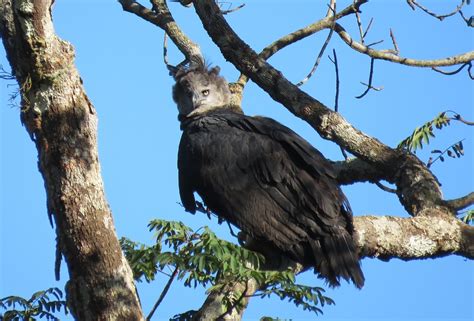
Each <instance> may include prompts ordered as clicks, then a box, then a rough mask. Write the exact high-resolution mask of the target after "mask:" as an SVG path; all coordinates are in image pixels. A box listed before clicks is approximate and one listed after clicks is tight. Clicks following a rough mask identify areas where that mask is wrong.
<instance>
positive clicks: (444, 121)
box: [397, 112, 451, 152]
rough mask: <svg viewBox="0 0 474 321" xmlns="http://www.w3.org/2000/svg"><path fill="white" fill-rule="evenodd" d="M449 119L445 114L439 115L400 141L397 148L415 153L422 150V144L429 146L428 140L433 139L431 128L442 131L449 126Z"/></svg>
mask: <svg viewBox="0 0 474 321" xmlns="http://www.w3.org/2000/svg"><path fill="white" fill-rule="evenodd" d="M450 122H451V118H450V117H448V116H447V115H446V112H442V113H440V114H439V115H438V116H436V118H435V119H433V120H431V121H429V122H427V123H425V124H424V125H422V126H421V127H417V128H416V129H415V130H414V131H413V133H412V134H411V135H410V136H408V137H407V138H405V139H404V140H402V142H401V143H400V144H398V146H397V147H398V148H405V149H407V150H408V151H411V152H416V150H417V149H422V148H423V143H425V144H427V145H428V144H429V143H430V138H433V137H435V135H434V133H433V126H434V127H436V128H437V129H442V128H443V127H447V126H449V125H450Z"/></svg>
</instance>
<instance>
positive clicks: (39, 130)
mask: <svg viewBox="0 0 474 321" xmlns="http://www.w3.org/2000/svg"><path fill="white" fill-rule="evenodd" d="M51 5H52V1H51V0H16V1H12V0H0V34H1V37H2V40H3V45H4V46H5V50H6V53H7V58H8V60H9V62H10V65H11V67H12V70H13V73H14V74H15V76H16V79H17V81H18V83H19V86H20V89H21V98H22V101H21V117H22V121H23V122H24V124H25V127H26V128H27V131H28V133H29V134H30V136H31V137H32V139H33V140H34V141H35V143H36V148H37V150H38V164H39V169H40V172H41V174H42V175H43V179H44V182H45V188H46V193H47V207H48V213H49V215H52V216H53V217H54V221H55V223H56V234H57V240H58V242H59V249H60V251H61V253H62V255H63V256H64V258H65V259H66V263H67V266H68V271H69V276H70V280H69V281H68V284H67V286H66V292H67V301H68V306H69V308H70V309H71V312H72V314H73V316H74V317H75V318H76V320H131V321H135V320H143V316H142V312H141V307H140V303H139V300H138V297H137V294H136V291H135V285H134V282H133V275H132V271H131V269H130V267H129V265H128V263H127V261H126V260H125V257H124V256H123V254H122V250H121V248H120V244H119V242H118V239H117V237H116V233H115V228H114V225H113V218H112V213H111V212H110V208H109V206H108V204H107V201H106V199H105V195H104V187H103V183H102V179H101V176H100V165H99V161H98V152H97V116H96V112H95V109H94V107H93V106H92V104H91V103H90V101H89V99H88V98H87V96H86V94H85V92H84V88H83V86H82V81H81V79H80V77H79V74H78V72H77V70H76V68H75V66H74V50H73V48H72V46H71V45H70V44H68V43H67V42H65V41H63V40H61V39H59V38H58V37H57V36H56V34H55V32H54V28H53V24H52V20H51Z"/></svg>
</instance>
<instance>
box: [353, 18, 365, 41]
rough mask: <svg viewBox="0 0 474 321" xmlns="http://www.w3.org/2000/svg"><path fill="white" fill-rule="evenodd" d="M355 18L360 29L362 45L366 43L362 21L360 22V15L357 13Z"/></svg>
mask: <svg viewBox="0 0 474 321" xmlns="http://www.w3.org/2000/svg"><path fill="white" fill-rule="evenodd" d="M355 16H356V20H357V26H358V27H359V34H360V43H364V31H363V30H362V21H361V20H360V14H359V13H358V12H356V13H355Z"/></svg>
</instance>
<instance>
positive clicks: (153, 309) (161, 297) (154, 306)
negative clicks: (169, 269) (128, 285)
mask: <svg viewBox="0 0 474 321" xmlns="http://www.w3.org/2000/svg"><path fill="white" fill-rule="evenodd" d="M178 272H179V269H178V267H176V268H175V269H174V271H173V273H172V274H171V276H170V278H169V280H168V282H167V283H166V285H165V287H164V288H163V291H162V292H161V294H160V297H159V298H158V300H157V301H156V303H155V304H154V305H153V308H152V309H151V311H150V314H148V316H147V317H146V320H147V321H150V320H151V318H152V317H153V314H154V313H155V311H156V309H157V308H158V306H159V305H160V304H161V302H162V301H163V299H164V298H165V296H166V294H167V293H168V290H169V289H170V286H171V283H173V281H174V279H175V278H176V275H178Z"/></svg>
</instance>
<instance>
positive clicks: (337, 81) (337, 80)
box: [328, 49, 339, 112]
mask: <svg viewBox="0 0 474 321" xmlns="http://www.w3.org/2000/svg"><path fill="white" fill-rule="evenodd" d="M332 54H333V57H334V59H331V57H330V56H328V58H329V60H331V62H332V63H333V64H334V68H335V69H336V97H335V99H334V111H336V112H339V66H338V64H337V55H336V49H333V50H332Z"/></svg>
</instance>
